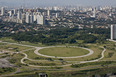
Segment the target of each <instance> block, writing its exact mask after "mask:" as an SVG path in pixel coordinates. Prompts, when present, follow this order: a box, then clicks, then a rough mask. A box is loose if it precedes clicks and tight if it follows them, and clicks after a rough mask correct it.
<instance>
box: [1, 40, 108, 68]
mask: <svg viewBox="0 0 116 77" xmlns="http://www.w3.org/2000/svg"><path fill="white" fill-rule="evenodd" d="M0 42H1V43H7V44H14V45H20V46H27V47H34V48H36V50H35V51H34V53H35V54H37V55H41V54H39V53H38V51H39V50H40V49H43V48H50V47H56V46H50V47H36V46H30V45H23V44H17V43H9V42H2V41H0ZM57 47H64V46H57ZM84 49H86V50H89V51H90V53H89V54H87V55H85V56H88V55H92V54H93V51H92V50H90V49H87V48H84ZM24 51H25V50H24ZM105 51H106V49H105V48H104V50H103V51H102V53H101V57H100V58H99V59H95V60H91V61H80V62H79V63H77V64H81V63H89V62H97V61H99V60H101V59H102V58H104V52H105ZM22 54H24V55H25V57H24V58H22V59H21V63H22V64H26V63H25V62H23V61H24V59H28V57H27V54H25V53H22ZM41 56H42V55H41ZM44 56H45V57H49V56H47V55H44ZM85 56H84V55H83V56H81V57H85ZM50 57H51V56H50ZM53 57H54V56H53ZM78 57H79V56H77V58H78ZM59 58H61V57H59ZM68 58H71V57H68ZM28 65H29V64H28ZM70 65H72V64H67V65H60V67H61V66H62V67H64V66H70ZM29 66H32V67H51V66H35V65H29ZM53 67H56V66H53Z"/></svg>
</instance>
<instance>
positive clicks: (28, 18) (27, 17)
mask: <svg viewBox="0 0 116 77" xmlns="http://www.w3.org/2000/svg"><path fill="white" fill-rule="evenodd" d="M26 23H30V15H29V13H26Z"/></svg>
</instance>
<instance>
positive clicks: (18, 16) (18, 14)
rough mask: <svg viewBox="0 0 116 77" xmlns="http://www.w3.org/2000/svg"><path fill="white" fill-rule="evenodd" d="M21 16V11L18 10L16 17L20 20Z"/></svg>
mask: <svg viewBox="0 0 116 77" xmlns="http://www.w3.org/2000/svg"><path fill="white" fill-rule="evenodd" d="M21 17H22V13H21V12H20V11H18V13H17V19H20V20H21Z"/></svg>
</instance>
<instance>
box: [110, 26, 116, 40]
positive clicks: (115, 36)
mask: <svg viewBox="0 0 116 77" xmlns="http://www.w3.org/2000/svg"><path fill="white" fill-rule="evenodd" d="M111 40H116V24H115V25H111Z"/></svg>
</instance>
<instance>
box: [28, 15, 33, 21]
mask: <svg viewBox="0 0 116 77" xmlns="http://www.w3.org/2000/svg"><path fill="white" fill-rule="evenodd" d="M29 21H30V23H33V22H34V21H33V15H30V20H29Z"/></svg>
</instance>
